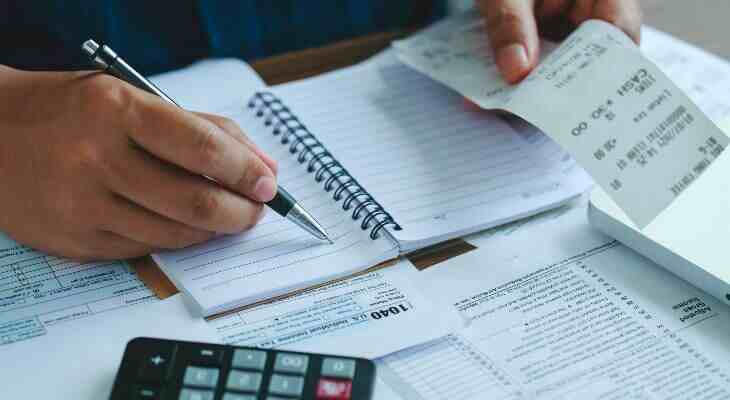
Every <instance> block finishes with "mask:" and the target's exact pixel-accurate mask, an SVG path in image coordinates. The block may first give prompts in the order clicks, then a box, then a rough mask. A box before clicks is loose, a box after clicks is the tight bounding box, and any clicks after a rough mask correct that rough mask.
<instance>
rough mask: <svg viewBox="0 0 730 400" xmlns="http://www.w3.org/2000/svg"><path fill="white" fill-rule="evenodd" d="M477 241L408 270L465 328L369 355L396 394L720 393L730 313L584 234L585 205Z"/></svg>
mask: <svg viewBox="0 0 730 400" xmlns="http://www.w3.org/2000/svg"><path fill="white" fill-rule="evenodd" d="M537 238H539V240H536V239H537ZM479 243H480V249H479V250H476V251H473V252H470V253H467V254H466V255H463V256H460V257H457V258H454V259H452V260H449V261H447V262H445V263H443V264H439V265H437V266H435V267H432V268H429V269H428V270H426V271H423V272H422V274H420V275H419V278H422V279H419V282H418V283H419V287H421V288H422V289H423V290H424V292H433V291H434V290H437V289H438V290H439V293H440V296H439V300H441V301H443V302H445V303H448V304H449V305H450V306H451V307H452V308H453V309H454V310H456V311H457V312H459V313H460V315H462V316H463V317H464V318H466V319H468V320H470V321H471V324H470V325H469V326H468V327H467V328H465V329H463V330H461V331H458V332H456V333H453V334H451V335H447V336H445V337H443V338H441V339H439V340H437V341H434V342H431V343H427V344H423V345H420V346H416V347H414V348H411V349H406V350H403V351H401V352H398V353H395V354H392V355H388V356H386V357H383V358H381V359H380V360H379V365H378V367H379V369H378V371H379V373H380V375H381V377H382V378H383V379H384V380H385V381H386V383H388V384H389V385H390V386H391V387H392V388H394V389H395V390H396V391H398V392H399V394H400V395H401V396H403V397H404V398H409V399H429V400H431V399H449V400H458V399H470V398H475V396H479V398H490V399H566V398H567V399H573V398H575V399H599V398H600V399H626V398H629V399H660V398H673V399H687V400H689V399H696V398H705V399H725V398H728V396H730V340H729V339H728V335H727V333H728V332H730V309H729V308H728V307H726V306H724V305H723V304H721V303H719V302H717V301H715V300H714V298H712V297H711V296H710V295H708V294H706V293H704V292H702V291H700V290H698V289H697V288H695V287H693V286H690V285H689V284H687V283H686V282H684V281H682V280H680V279H679V278H677V277H676V276H674V275H672V274H670V273H668V272H667V271H666V270H664V269H663V268H661V267H660V266H658V265H655V264H653V263H652V262H650V261H649V260H647V259H645V258H643V257H641V256H639V255H638V254H636V253H634V252H632V251H631V250H630V249H628V248H626V247H623V246H622V245H620V244H619V243H617V242H615V241H613V240H612V239H610V238H608V237H606V236H603V235H602V234H600V233H598V232H596V231H594V230H592V229H591V228H590V227H589V226H588V223H587V221H586V217H585V208H584V205H580V206H577V207H573V208H572V209H570V210H568V211H567V212H563V213H562V214H561V215H559V216H553V217H552V218H543V219H541V220H539V221H536V222H534V223H533V224H530V225H527V226H523V227H522V228H520V229H518V230H517V231H513V232H512V233H511V234H509V235H496V236H495V235H493V236H492V237H491V238H489V239H487V240H482V241H480V242H479ZM527 247H529V249H530V251H525V249H526V248H527Z"/></svg>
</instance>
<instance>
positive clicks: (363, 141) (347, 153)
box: [273, 54, 590, 252]
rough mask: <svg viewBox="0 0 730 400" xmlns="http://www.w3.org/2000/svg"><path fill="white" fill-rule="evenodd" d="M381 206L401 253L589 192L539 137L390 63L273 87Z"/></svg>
mask: <svg viewBox="0 0 730 400" xmlns="http://www.w3.org/2000/svg"><path fill="white" fill-rule="evenodd" d="M273 91H274V92H275V93H277V94H278V95H279V96H280V97H281V98H282V99H284V101H285V103H286V104H287V105H288V106H289V107H290V108H291V109H292V110H294V112H295V113H296V114H297V115H298V116H299V117H300V119H301V120H302V122H303V123H304V124H306V125H307V126H308V127H309V129H310V131H311V132H313V133H314V134H315V135H316V136H317V137H318V138H319V140H320V141H322V142H323V143H324V145H325V146H326V147H327V149H328V150H329V151H330V152H332V153H333V154H334V155H335V157H337V159H338V160H339V161H340V162H341V163H342V164H343V165H344V166H345V168H347V170H348V171H349V172H350V174H351V175H352V176H354V177H355V178H356V179H357V180H358V182H359V183H360V184H362V186H363V187H365V188H366V189H367V191H368V192H369V193H370V194H372V195H373V196H374V197H375V199H376V200H377V201H378V202H379V203H380V204H382V205H383V207H384V209H385V210H386V211H388V212H389V213H390V214H391V215H392V216H393V217H394V218H395V220H396V221H397V222H398V223H399V224H400V225H401V227H402V228H403V229H402V230H400V231H398V230H394V229H391V227H388V228H387V229H388V232H389V233H390V234H391V235H392V236H393V237H395V238H396V239H397V240H398V242H399V246H400V249H401V251H402V252H407V251H410V250H413V249H416V248H419V247H422V246H424V245H427V244H433V243H438V242H440V241H443V240H446V239H449V238H453V237H457V236H460V235H464V234H466V233H469V232H474V231H477V230H481V229H485V228H487V227H491V226H495V225H498V224H502V223H505V222H507V221H510V220H514V219H517V218H519V217H522V216H525V215H528V214H532V213H535V212H537V211H539V210H543V209H547V208H551V207H554V206H555V205H556V204H559V203H562V202H564V201H566V199H569V198H571V197H575V196H577V195H579V194H580V193H582V192H583V191H584V190H586V188H587V187H589V185H590V181H589V179H587V177H586V175H585V173H584V172H583V171H582V170H581V169H580V168H576V165H575V162H574V161H573V160H572V159H571V158H570V157H566V156H565V153H564V152H563V151H562V150H561V149H560V148H559V147H558V146H557V145H555V143H553V142H552V141H550V140H546V138H545V137H544V136H543V135H542V134H535V133H534V132H531V131H520V132H518V131H516V130H515V129H514V128H513V127H511V126H509V125H508V124H506V123H505V122H504V121H502V120H501V119H499V118H498V117H496V116H495V115H493V114H491V113H484V112H478V111H474V110H470V109H468V108H467V107H465V104H464V101H463V98H462V97H461V96H459V95H457V94H455V93H453V92H452V91H450V90H448V89H446V88H444V87H442V86H441V85H439V84H437V83H435V82H433V81H431V80H430V79H427V78H426V77H424V76H422V75H420V74H417V73H414V72H413V71H412V70H411V69H410V68H408V67H405V66H403V65H401V64H395V63H392V62H390V61H389V60H388V56H387V54H386V55H385V56H384V57H382V58H381V59H380V60H379V61H375V62H372V63H366V64H364V65H363V66H356V67H352V68H346V69H343V70H340V71H336V72H333V73H329V74H325V75H322V76H319V77H316V78H313V79H307V80H304V81H299V82H293V83H289V84H285V85H280V86H278V87H275V88H273Z"/></svg>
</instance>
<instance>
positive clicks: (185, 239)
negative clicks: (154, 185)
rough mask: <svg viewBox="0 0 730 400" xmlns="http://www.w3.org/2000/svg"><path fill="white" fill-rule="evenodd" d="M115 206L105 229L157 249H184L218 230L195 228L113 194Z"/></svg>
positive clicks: (206, 238) (200, 241)
mask: <svg viewBox="0 0 730 400" xmlns="http://www.w3.org/2000/svg"><path fill="white" fill-rule="evenodd" d="M110 196H111V197H112V199H110V200H111V203H112V204H113V209H112V210H110V211H109V214H110V218H109V221H110V222H109V223H108V224H107V225H104V226H102V227H101V229H102V230H104V231H109V232H113V233H116V234H118V235H119V236H122V237H125V238H127V239H130V240H133V241H135V242H139V243H143V244H146V245H148V246H150V247H152V248H155V249H181V248H184V247H188V246H191V245H193V244H197V243H202V242H204V241H207V240H209V239H212V238H213V237H214V236H215V233H213V232H210V231H204V230H201V229H196V228H192V227H190V226H187V225H184V224H182V223H180V222H177V221H175V220H172V219H169V218H167V217H164V216H162V215H160V214H156V213H154V212H151V211H149V210H147V209H145V208H143V207H140V206H138V205H136V204H134V203H132V202H130V201H129V200H127V199H125V198H122V197H120V196H116V195H113V194H110Z"/></svg>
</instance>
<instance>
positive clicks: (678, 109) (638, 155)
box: [394, 13, 728, 228]
mask: <svg viewBox="0 0 730 400" xmlns="http://www.w3.org/2000/svg"><path fill="white" fill-rule="evenodd" d="M484 35H485V33H484V27H483V23H482V21H481V19H480V18H479V16H478V15H476V14H475V13H468V14H463V15H460V16H456V17H453V18H451V19H449V20H447V21H445V22H442V23H440V24H436V25H435V26H434V27H432V28H429V29H427V30H425V31H424V32H421V33H419V34H417V35H415V36H414V37H412V38H409V39H406V40H404V41H400V42H396V43H394V47H395V49H396V53H397V54H398V56H399V57H400V58H401V60H402V61H404V62H405V63H406V64H408V65H409V66H411V67H413V68H415V69H417V70H418V71H421V72H423V73H425V74H426V75H428V76H430V77H432V78H433V79H435V80H437V81H439V82H441V83H444V84H446V85H447V86H449V87H451V88H453V89H455V90H456V91H458V92H459V93H461V94H463V95H464V96H466V97H468V98H469V99H471V100H472V101H474V102H475V103H476V104H478V105H480V106H481V107H483V108H486V109H504V110H507V111H510V112H512V113H515V114H517V115H518V116H520V117H522V118H524V119H525V120H527V121H529V122H530V123H532V124H533V125H535V126H537V127H538V128H540V129H541V130H542V131H544V132H545V133H547V134H548V135H549V136H550V137H551V138H552V139H554V140H555V141H556V142H557V143H559V144H560V145H561V146H562V147H563V148H564V149H565V150H567V151H568V152H569V153H570V154H571V155H572V156H573V157H574V158H575V159H576V160H577V161H578V163H579V164H580V165H581V166H582V167H583V168H584V169H585V170H586V171H587V172H588V173H589V174H590V175H591V176H592V177H593V178H594V180H595V181H596V183H597V184H598V185H600V186H601V187H602V188H603V189H604V190H605V191H606V192H607V193H608V194H609V195H610V196H611V197H612V198H613V200H614V201H615V202H616V203H617V204H618V205H619V206H620V207H621V208H622V209H623V210H624V211H625V212H626V214H627V215H628V216H629V217H630V218H631V219H632V220H633V221H634V222H635V223H636V225H637V226H639V227H642V228H643V227H644V226H646V225H648V224H649V223H650V222H651V221H652V220H653V219H654V218H655V217H656V216H657V215H658V214H659V213H660V212H661V211H663V210H664V209H665V208H666V207H667V206H668V205H669V204H670V203H671V202H672V201H673V200H674V199H675V198H677V197H679V196H680V195H681V194H682V192H683V191H684V190H685V189H686V188H687V187H688V186H689V185H690V184H691V183H692V182H693V181H694V180H696V179H697V178H698V177H699V176H700V175H701V174H702V172H703V171H705V170H706V169H707V168H708V167H709V166H710V164H711V163H712V162H713V161H714V160H715V159H716V158H717V157H718V156H719V155H720V153H722V151H724V149H725V147H726V146H727V143H728V138H727V136H726V135H725V134H724V133H723V132H722V131H720V130H719V128H717V127H716V126H715V125H714V124H713V123H712V121H711V120H710V119H709V118H707V117H706V116H705V115H704V114H703V113H702V112H701V111H700V110H699V109H698V108H697V106H696V105H695V104H694V103H693V102H692V101H691V100H690V99H689V98H688V97H687V95H685V94H684V93H683V92H682V91H681V90H680V89H679V88H677V87H676V85H675V84H674V83H672V81H671V80H670V79H668V78H667V77H666V75H664V74H663V73H662V72H661V71H660V70H659V68H657V67H656V66H655V65H654V64H652V63H651V62H649V61H648V60H647V59H646V58H645V57H644V56H643V55H642V54H641V52H640V51H639V50H638V48H637V47H636V46H635V45H633V43H632V42H631V41H630V40H629V38H628V37H627V36H626V35H625V34H624V33H623V32H621V31H620V30H619V29H618V28H616V27H614V26H612V25H610V24H608V23H605V22H601V21H595V20H592V21H587V22H585V23H583V24H582V25H581V26H580V27H579V28H578V29H577V30H576V31H575V32H574V33H573V34H572V35H570V36H569V37H568V38H567V39H566V40H565V41H564V42H563V43H562V44H561V45H560V46H557V47H555V46H554V45H549V44H547V43H543V52H544V58H543V59H542V60H541V63H540V64H539V65H538V67H537V68H536V69H535V70H534V71H533V72H532V73H531V74H530V75H529V76H528V77H527V78H526V79H525V80H524V81H523V82H521V83H520V84H518V85H515V86H508V85H507V84H506V83H505V82H504V81H503V80H502V78H501V77H500V76H499V74H498V72H497V69H496V66H495V63H494V60H493V58H492V56H491V54H489V51H488V50H487V49H486V48H485V47H486V40H485V39H484Z"/></svg>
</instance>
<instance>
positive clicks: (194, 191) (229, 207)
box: [103, 147, 263, 233]
mask: <svg viewBox="0 0 730 400" xmlns="http://www.w3.org/2000/svg"><path fill="white" fill-rule="evenodd" d="M103 173H104V174H105V176H104V178H103V179H104V182H105V184H106V186H107V187H108V189H109V190H111V191H112V192H113V193H116V194H118V195H120V196H122V197H124V198H126V199H128V200H130V201H132V202H133V203H136V204H138V205H140V206H142V207H144V208H146V209H148V210H150V211H152V212H154V213H157V214H160V215H163V216H165V217H167V218H170V219H172V220H175V221H177V222H180V223H182V224H184V225H187V226H190V227H193V228H197V229H199V230H203V231H208V232H216V233H237V232H241V231H243V230H246V229H249V228H250V227H251V226H253V225H254V224H255V223H256V222H257V221H258V219H259V217H260V214H261V211H262V208H263V204H262V203H259V202H255V201H252V200H250V199H248V198H246V197H243V196H239V195H237V194H235V193H233V192H231V191H229V190H227V189H226V188H224V187H222V186H220V185H218V184H216V183H215V182H212V181H210V180H208V179H205V178H204V177H202V176H199V175H194V174H191V173H189V172H187V171H185V170H183V169H181V168H178V167H175V166H174V165H172V164H169V163H166V162H164V161H162V160H159V159H157V158H155V157H154V156H152V155H149V154H147V153H145V152H144V150H141V149H139V148H133V147H129V148H127V149H125V153H124V154H122V155H121V157H120V158H119V160H117V161H110V166H109V168H107V170H105V171H103Z"/></svg>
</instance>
